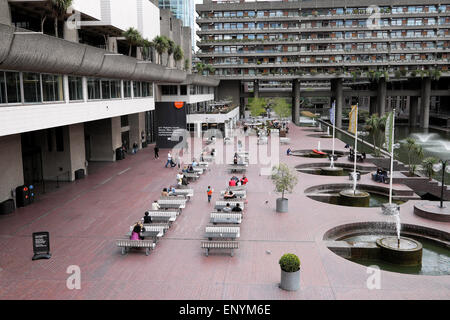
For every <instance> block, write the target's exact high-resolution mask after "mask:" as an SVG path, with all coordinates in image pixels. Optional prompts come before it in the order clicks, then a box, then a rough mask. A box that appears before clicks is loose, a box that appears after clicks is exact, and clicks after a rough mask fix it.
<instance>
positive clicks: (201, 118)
mask: <svg viewBox="0 0 450 320" xmlns="http://www.w3.org/2000/svg"><path fill="white" fill-rule="evenodd" d="M231 119H239V108H235V109H234V110H232V111H231V112H229V113H227V114H206V113H201V114H188V115H187V123H199V122H200V123H224V122H225V121H227V120H231Z"/></svg>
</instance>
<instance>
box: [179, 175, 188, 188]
mask: <svg viewBox="0 0 450 320" xmlns="http://www.w3.org/2000/svg"><path fill="white" fill-rule="evenodd" d="M181 184H182V185H183V186H187V185H188V184H189V181H188V179H187V178H186V177H185V176H184V175H183V178H182V179H181Z"/></svg>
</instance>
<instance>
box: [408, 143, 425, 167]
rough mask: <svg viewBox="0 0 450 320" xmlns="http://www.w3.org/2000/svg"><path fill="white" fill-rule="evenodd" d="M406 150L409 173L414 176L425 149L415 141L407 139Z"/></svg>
mask: <svg viewBox="0 0 450 320" xmlns="http://www.w3.org/2000/svg"><path fill="white" fill-rule="evenodd" d="M406 149H407V151H408V166H409V173H410V174H411V175H414V174H415V171H416V168H417V163H418V162H420V160H422V158H423V148H422V146H421V145H418V144H417V142H416V140H415V139H413V138H411V137H409V138H407V139H406Z"/></svg>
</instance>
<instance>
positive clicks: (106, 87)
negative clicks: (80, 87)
mask: <svg viewBox="0 0 450 320" xmlns="http://www.w3.org/2000/svg"><path fill="white" fill-rule="evenodd" d="M101 85H102V99H111V82H110V81H109V80H102V82H101Z"/></svg>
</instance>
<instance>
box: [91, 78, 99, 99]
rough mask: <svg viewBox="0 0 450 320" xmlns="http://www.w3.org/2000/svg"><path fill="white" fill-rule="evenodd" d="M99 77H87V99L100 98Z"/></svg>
mask: <svg viewBox="0 0 450 320" xmlns="http://www.w3.org/2000/svg"><path fill="white" fill-rule="evenodd" d="M100 88H101V87H100V79H95V78H89V79H88V99H89V100H99V99H101V94H100Z"/></svg>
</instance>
